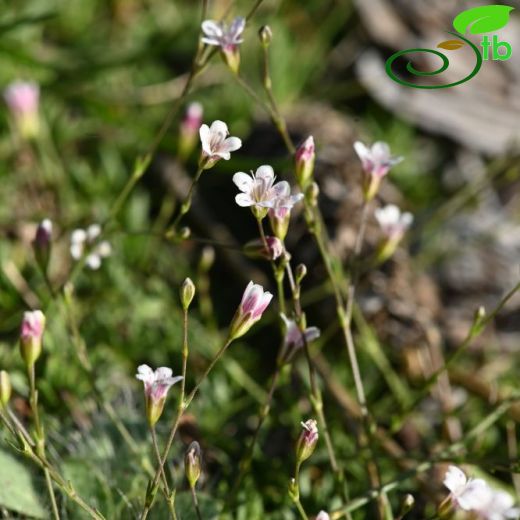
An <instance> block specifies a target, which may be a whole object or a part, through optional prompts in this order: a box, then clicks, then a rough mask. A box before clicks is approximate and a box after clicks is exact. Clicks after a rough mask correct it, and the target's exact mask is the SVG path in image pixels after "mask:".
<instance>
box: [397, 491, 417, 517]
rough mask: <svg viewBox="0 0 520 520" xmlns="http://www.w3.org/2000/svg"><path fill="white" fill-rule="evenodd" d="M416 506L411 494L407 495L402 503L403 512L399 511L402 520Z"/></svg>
mask: <svg viewBox="0 0 520 520" xmlns="http://www.w3.org/2000/svg"><path fill="white" fill-rule="evenodd" d="M414 505H415V498H414V497H413V495H410V493H408V494H406V495H405V497H404V498H403V501H402V502H401V510H400V511H399V518H402V517H403V516H404V515H406V514H408V513H409V512H410V511H411V510H412V508H413V506H414Z"/></svg>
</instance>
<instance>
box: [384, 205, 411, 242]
mask: <svg viewBox="0 0 520 520" xmlns="http://www.w3.org/2000/svg"><path fill="white" fill-rule="evenodd" d="M374 215H375V217H376V219H377V221H378V222H379V225H380V226H381V230H382V231H383V233H384V235H385V237H386V238H388V239H390V240H400V239H401V238H402V236H403V235H404V233H405V232H406V230H407V229H408V228H409V227H410V226H411V224H412V222H413V215H412V214H411V213H408V212H405V213H401V210H400V209H399V208H398V207H397V206H395V205H394V204H388V205H387V206H385V207H384V208H377V209H376V210H375V211H374Z"/></svg>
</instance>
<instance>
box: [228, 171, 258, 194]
mask: <svg viewBox="0 0 520 520" xmlns="http://www.w3.org/2000/svg"><path fill="white" fill-rule="evenodd" d="M233 182H234V183H235V185H236V187H237V188H238V189H239V190H240V191H243V192H244V193H249V192H250V191H251V188H252V187H253V178H252V177H251V175H248V174H247V173H244V172H236V173H235V175H233Z"/></svg>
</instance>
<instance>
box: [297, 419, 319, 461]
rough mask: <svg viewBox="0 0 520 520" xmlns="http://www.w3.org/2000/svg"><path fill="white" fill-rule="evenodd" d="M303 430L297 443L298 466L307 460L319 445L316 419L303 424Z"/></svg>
mask: <svg viewBox="0 0 520 520" xmlns="http://www.w3.org/2000/svg"><path fill="white" fill-rule="evenodd" d="M301 424H302V427H303V430H302V432H301V434H300V437H299V439H298V442H297V443H296V460H297V462H298V464H300V463H302V462H303V461H304V460H307V459H308V458H309V457H310V456H311V455H312V453H313V452H314V449H315V448H316V444H317V443H318V437H319V435H318V423H317V422H316V421H315V420H314V419H309V420H308V421H305V422H302V423H301Z"/></svg>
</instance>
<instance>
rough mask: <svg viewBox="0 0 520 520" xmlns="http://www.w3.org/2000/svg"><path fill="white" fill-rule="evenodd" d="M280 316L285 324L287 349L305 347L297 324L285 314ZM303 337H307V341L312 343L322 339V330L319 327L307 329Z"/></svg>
mask: <svg viewBox="0 0 520 520" xmlns="http://www.w3.org/2000/svg"><path fill="white" fill-rule="evenodd" d="M280 316H281V317H282V320H283V322H284V323H285V337H284V343H285V345H286V346H287V347H296V348H300V347H303V337H302V333H301V331H300V328H299V327H298V325H297V323H296V322H295V321H294V320H290V319H289V318H287V316H286V315H285V314H283V313H280ZM303 335H304V336H305V341H306V342H307V343H310V342H311V341H314V340H315V339H317V338H319V337H320V329H318V327H307V328H306V329H305V332H304V334H303Z"/></svg>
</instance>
